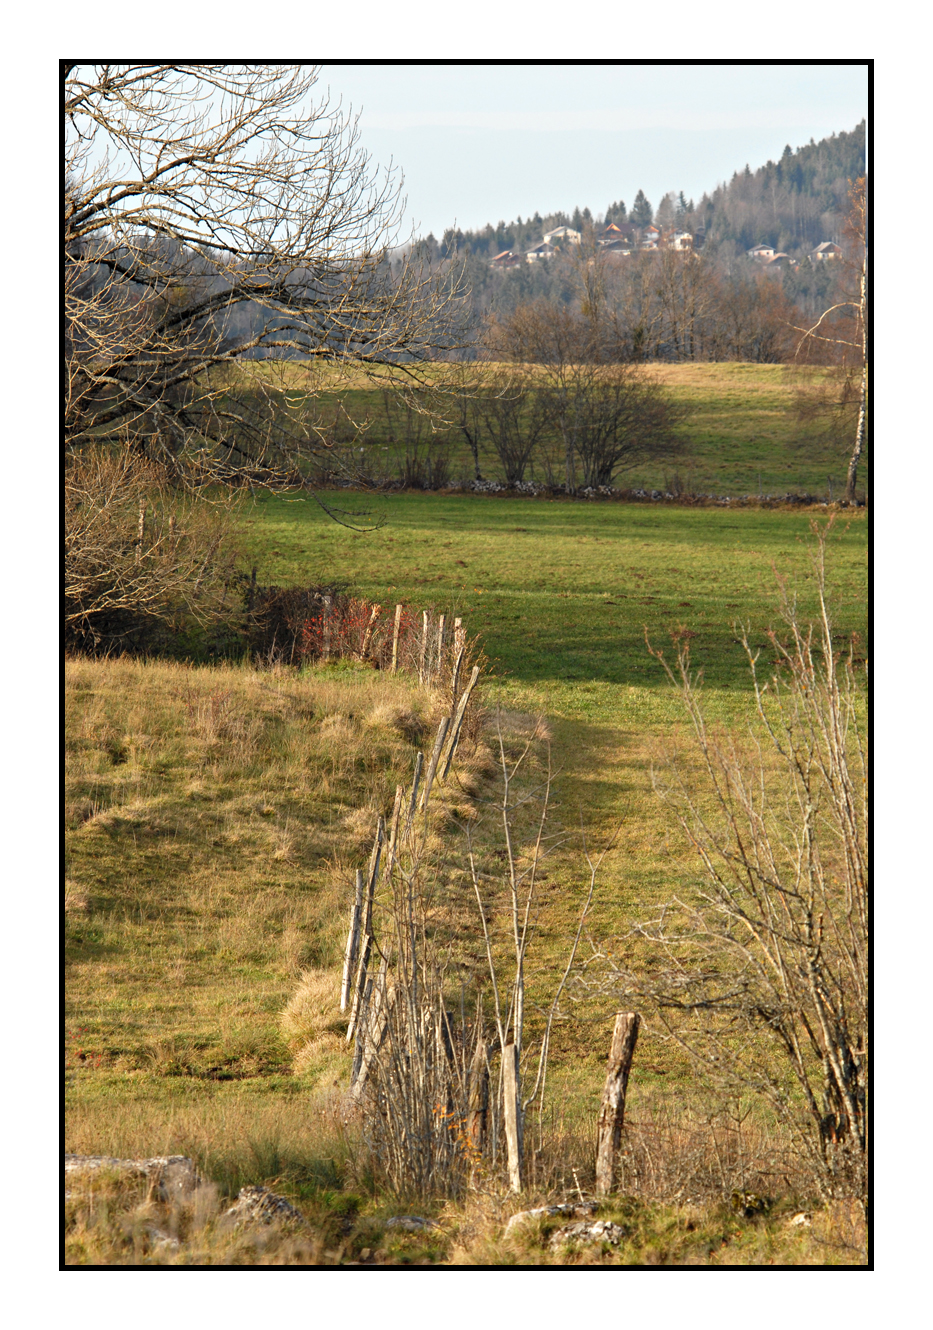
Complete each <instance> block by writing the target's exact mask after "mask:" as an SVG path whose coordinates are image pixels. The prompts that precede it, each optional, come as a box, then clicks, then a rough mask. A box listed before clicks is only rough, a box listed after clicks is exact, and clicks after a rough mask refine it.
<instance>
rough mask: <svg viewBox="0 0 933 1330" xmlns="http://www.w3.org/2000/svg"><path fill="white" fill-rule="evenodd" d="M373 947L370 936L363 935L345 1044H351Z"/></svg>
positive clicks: (368, 934) (367, 934)
mask: <svg viewBox="0 0 933 1330" xmlns="http://www.w3.org/2000/svg"><path fill="white" fill-rule="evenodd" d="M372 945H373V939H372V935H371V934H370V933H364V934H363V939H362V941H361V943H360V959H359V964H358V965H357V967H356V983H355V985H354V993H353V1005H352V1006H351V1008H350V1023H349V1025H348V1026H347V1043H348V1044H352V1043H353V1035H354V1033H355V1032H356V1026H357V1022H358V1021H359V1018H360V1009H361V1007H362V1005H363V996H364V990H365V987H366V967H367V966H368V965H369V952H370V948H371V947H372Z"/></svg>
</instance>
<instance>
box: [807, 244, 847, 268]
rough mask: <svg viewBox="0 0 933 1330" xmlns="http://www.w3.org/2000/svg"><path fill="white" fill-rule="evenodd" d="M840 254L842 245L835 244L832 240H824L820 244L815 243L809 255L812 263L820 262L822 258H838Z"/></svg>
mask: <svg viewBox="0 0 933 1330" xmlns="http://www.w3.org/2000/svg"><path fill="white" fill-rule="evenodd" d="M841 254H842V246H841V245H836V244H834V243H833V241H832V240H824V241H823V243H822V245H817V247H816V249H815V250H813V252H812V253H811V255H810V260H811V262H813V263H820V262H822V260H823V259H838V258H839V257H840V256H841Z"/></svg>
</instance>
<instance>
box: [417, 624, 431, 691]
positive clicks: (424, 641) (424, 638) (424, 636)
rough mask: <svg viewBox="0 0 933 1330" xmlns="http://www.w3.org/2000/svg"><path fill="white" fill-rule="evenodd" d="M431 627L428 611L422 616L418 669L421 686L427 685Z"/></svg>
mask: <svg viewBox="0 0 933 1330" xmlns="http://www.w3.org/2000/svg"><path fill="white" fill-rule="evenodd" d="M429 626H430V619H429V616H428V612H427V610H423V611H422V614H421V664H420V665H419V667H418V682H419V683H420V684H424V683H427V677H426V674H425V670H426V668H427V656H428V628H429Z"/></svg>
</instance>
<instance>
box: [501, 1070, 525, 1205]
mask: <svg viewBox="0 0 933 1330" xmlns="http://www.w3.org/2000/svg"><path fill="white" fill-rule="evenodd" d="M502 1091H503V1098H504V1104H503V1108H504V1110H505V1112H504V1116H505V1139H506V1144H507V1145H508V1151H509V1188H510V1190H511V1191H521V1189H522V1105H521V1098H520V1096H519V1090H518V1049H517V1048H516V1047H515V1045H514V1044H506V1046H505V1048H503V1050H502Z"/></svg>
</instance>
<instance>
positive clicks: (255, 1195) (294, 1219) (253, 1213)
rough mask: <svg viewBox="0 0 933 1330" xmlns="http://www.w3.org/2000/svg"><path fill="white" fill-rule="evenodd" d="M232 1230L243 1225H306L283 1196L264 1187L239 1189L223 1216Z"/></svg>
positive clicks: (301, 1215)
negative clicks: (230, 1224)
mask: <svg viewBox="0 0 933 1330" xmlns="http://www.w3.org/2000/svg"><path fill="white" fill-rule="evenodd" d="M224 1218H225V1219H227V1220H229V1221H230V1222H231V1223H232V1224H233V1227H234V1228H239V1227H240V1226H241V1225H243V1224H249V1223H254V1224H273V1223H279V1224H302V1225H304V1224H307V1222H308V1221H307V1220H306V1219H305V1217H304V1215H303V1214H302V1213H301V1212H300V1211H299V1210H296V1209H295V1207H294V1206H293V1205H292V1204H291V1202H289V1201H286V1199H285V1197H284V1196H277V1195H276V1193H275V1192H274V1191H269V1190H268V1189H267V1188H266V1187H241V1188H240V1191H239V1194H238V1195H237V1198H236V1200H235V1201H234V1203H233V1205H231V1207H230V1209H229V1210H227V1211H226V1213H225V1214H224Z"/></svg>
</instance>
